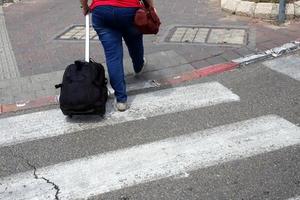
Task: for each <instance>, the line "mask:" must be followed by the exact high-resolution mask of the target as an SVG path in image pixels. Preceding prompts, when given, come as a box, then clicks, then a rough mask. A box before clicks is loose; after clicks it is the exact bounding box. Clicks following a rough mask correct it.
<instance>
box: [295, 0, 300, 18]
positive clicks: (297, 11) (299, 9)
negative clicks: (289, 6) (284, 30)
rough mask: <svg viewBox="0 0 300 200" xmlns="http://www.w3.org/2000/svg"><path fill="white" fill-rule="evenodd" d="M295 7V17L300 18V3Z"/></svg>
mask: <svg viewBox="0 0 300 200" xmlns="http://www.w3.org/2000/svg"><path fill="white" fill-rule="evenodd" d="M294 6H295V16H296V17H300V1H297V2H295V3H294Z"/></svg>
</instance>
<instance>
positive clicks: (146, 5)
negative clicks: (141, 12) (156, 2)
mask: <svg viewBox="0 0 300 200" xmlns="http://www.w3.org/2000/svg"><path fill="white" fill-rule="evenodd" d="M140 4H141V5H144V6H145V8H150V5H149V3H148V1H147V0H140Z"/></svg>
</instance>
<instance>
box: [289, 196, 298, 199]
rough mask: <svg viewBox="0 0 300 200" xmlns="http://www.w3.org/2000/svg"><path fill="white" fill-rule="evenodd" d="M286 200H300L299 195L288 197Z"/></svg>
mask: <svg viewBox="0 0 300 200" xmlns="http://www.w3.org/2000/svg"><path fill="white" fill-rule="evenodd" d="M287 200H300V196H298V197H293V198H290V199H287Z"/></svg>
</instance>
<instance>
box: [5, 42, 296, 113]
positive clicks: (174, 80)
mask: <svg viewBox="0 0 300 200" xmlns="http://www.w3.org/2000/svg"><path fill="white" fill-rule="evenodd" d="M299 49H300V38H299V39H297V40H295V41H293V42H289V43H286V44H284V45H282V46H279V47H275V48H273V49H269V50H266V51H264V52H259V53H257V54H251V55H247V56H245V57H241V58H238V59H234V60H232V61H230V62H226V63H220V64H216V65H210V66H207V67H204V68H201V69H196V70H192V71H189V72H185V73H183V74H180V75H178V76H174V77H171V78H169V79H165V80H155V81H153V82H154V83H155V84H154V85H155V87H159V86H165V85H175V84H179V83H183V82H186V81H192V80H196V79H199V78H202V77H207V76H211V75H214V74H219V73H223V72H226V71H230V70H232V69H235V68H237V67H239V66H244V65H248V64H250V63H254V62H257V61H261V60H265V59H268V58H276V57H279V56H282V55H284V54H287V53H290V52H293V51H296V50H299ZM54 104H58V98H57V96H48V97H41V98H38V99H35V100H29V101H22V102H17V103H13V104H2V105H1V104H0V115H1V114H3V113H9V112H16V111H21V110H26V109H33V108H39V107H43V106H48V105H54Z"/></svg>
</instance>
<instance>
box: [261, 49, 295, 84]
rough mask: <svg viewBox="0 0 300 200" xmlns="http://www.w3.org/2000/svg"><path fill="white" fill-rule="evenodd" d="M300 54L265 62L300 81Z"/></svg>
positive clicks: (269, 66) (275, 69) (273, 68)
mask: <svg viewBox="0 0 300 200" xmlns="http://www.w3.org/2000/svg"><path fill="white" fill-rule="evenodd" d="M299 63H300V58H299V56H294V55H291V56H287V57H282V58H278V59H275V60H270V61H266V62H264V65H266V66H267V67H268V68H270V69H272V70H274V71H277V72H279V73H282V74H285V75H287V76H289V77H291V78H293V79H295V80H298V81H300V65H299Z"/></svg>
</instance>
